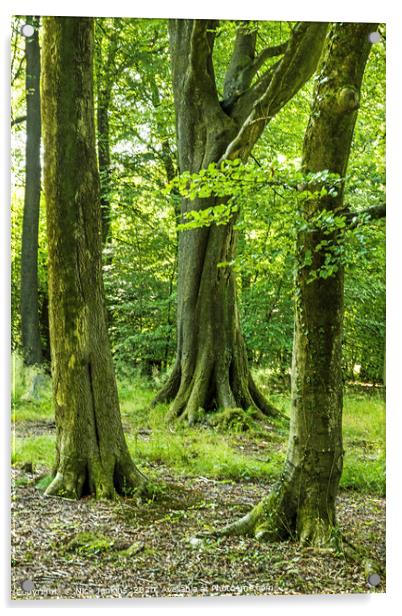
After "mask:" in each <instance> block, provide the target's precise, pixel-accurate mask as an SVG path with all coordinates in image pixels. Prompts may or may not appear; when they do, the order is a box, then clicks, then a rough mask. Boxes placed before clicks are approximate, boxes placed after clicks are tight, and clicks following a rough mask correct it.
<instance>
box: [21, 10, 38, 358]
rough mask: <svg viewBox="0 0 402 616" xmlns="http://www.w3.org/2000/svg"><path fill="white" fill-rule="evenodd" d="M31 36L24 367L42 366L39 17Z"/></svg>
mask: <svg viewBox="0 0 402 616" xmlns="http://www.w3.org/2000/svg"><path fill="white" fill-rule="evenodd" d="M26 23H27V24H30V25H32V26H33V28H34V31H33V34H32V36H30V37H26V39H25V57H26V64H25V93H26V117H25V116H24V117H22V120H26V145H25V198H24V214H23V227H22V241H21V291H20V292H21V329H22V350H23V357H24V361H25V364H27V365H32V364H39V363H41V362H42V347H41V338H40V325H39V301H38V229H39V207H40V193H41V162H40V142H41V117H40V48H39V23H40V20H39V17H30V16H28V17H27V19H26Z"/></svg>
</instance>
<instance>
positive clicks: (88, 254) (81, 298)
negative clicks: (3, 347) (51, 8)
mask: <svg viewBox="0 0 402 616" xmlns="http://www.w3.org/2000/svg"><path fill="white" fill-rule="evenodd" d="M93 38H94V37H93V22H92V19H90V18H76V17H47V18H44V37H43V81H42V117H43V130H44V146H45V158H44V162H45V164H44V178H45V196H46V206H47V238H48V250H49V310H50V339H51V356H52V376H53V390H54V405H55V416H56V426H57V440H56V465H55V477H54V479H53V482H52V483H51V484H50V486H49V487H48V489H47V494H60V495H64V496H68V497H71V498H79V497H80V496H82V495H85V494H93V495H95V496H96V497H104V498H112V497H113V496H114V495H115V494H116V492H117V493H130V492H131V491H133V490H141V489H143V488H144V486H145V478H144V476H143V475H142V474H141V473H140V472H139V471H138V470H137V468H136V467H135V465H134V463H133V461H132V459H131V457H130V454H129V451H128V448H127V444H126V441H125V438H124V434H123V428H122V423H121V417H120V412H119V401H118V394H117V387H116V380H115V375H114V369H113V363H112V357H111V352H110V347H109V340H108V334H107V328H106V313H105V306H104V290H103V281H102V268H101V250H102V242H101V215H100V191H99V174H98V170H97V162H96V144H95V126H94V97H93V78H92V69H93V48H94V41H93Z"/></svg>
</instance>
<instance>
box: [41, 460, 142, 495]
mask: <svg viewBox="0 0 402 616" xmlns="http://www.w3.org/2000/svg"><path fill="white" fill-rule="evenodd" d="M149 490H150V487H149V484H148V482H147V480H146V477H145V476H144V475H143V474H142V473H141V472H140V471H139V470H138V469H137V468H136V467H135V466H134V464H133V462H132V461H131V460H128V461H125V462H124V463H121V462H116V463H115V465H114V467H113V468H110V469H105V468H103V467H102V465H101V464H100V462H99V460H87V461H86V462H85V463H78V462H77V463H74V461H73V462H68V463H66V462H64V463H63V462H61V463H60V464H59V465H58V468H57V470H56V472H55V476H54V478H53V481H52V482H51V483H50V485H49V486H48V487H47V489H46V491H45V496H60V497H64V498H70V499H74V500H77V499H79V498H81V497H83V496H94V497H95V498H96V499H115V498H117V496H118V495H121V496H140V497H146V496H148V494H149Z"/></svg>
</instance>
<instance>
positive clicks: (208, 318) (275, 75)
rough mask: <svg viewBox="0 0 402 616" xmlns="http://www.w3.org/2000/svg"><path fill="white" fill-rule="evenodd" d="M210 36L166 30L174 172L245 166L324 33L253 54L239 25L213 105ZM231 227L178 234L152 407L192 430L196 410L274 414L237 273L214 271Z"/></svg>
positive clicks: (301, 33) (252, 39)
mask: <svg viewBox="0 0 402 616" xmlns="http://www.w3.org/2000/svg"><path fill="white" fill-rule="evenodd" d="M217 27H218V24H217V23H216V22H213V21H208V20H170V22H169V30H170V46H171V63H172V78H173V91H174V101H175V110H176V127H177V148H178V159H179V170H180V172H183V171H189V172H191V173H198V172H199V171H200V170H201V169H205V168H207V167H208V166H209V165H210V163H214V162H218V161H222V160H224V159H237V158H241V159H242V160H246V159H247V157H248V156H249V154H250V152H251V150H252V148H253V146H254V144H255V143H256V141H257V139H258V138H259V136H260V135H261V133H262V131H263V129H264V128H265V126H266V125H267V124H268V122H269V121H270V120H271V119H272V118H273V117H274V116H275V115H276V114H277V113H278V112H279V111H280V109H281V108H282V107H283V106H284V105H285V104H286V103H287V102H288V101H289V100H290V99H291V98H292V96H293V95H294V94H295V93H296V92H297V91H298V90H299V89H300V88H301V87H302V85H303V84H304V83H305V82H306V81H307V79H309V77H310V76H311V75H312V73H313V72H314V70H315V68H316V64H317V62H318V59H319V56H320V52H321V48H322V44H323V41H324V38H325V33H326V30H327V25H326V24H324V23H299V24H297V25H296V26H295V27H294V28H293V30H292V32H291V36H290V38H289V40H288V41H286V42H285V43H282V44H279V45H275V46H273V47H266V48H264V49H262V50H261V51H260V53H258V54H257V52H256V42H257V32H256V27H255V25H253V24H251V23H245V22H242V23H240V24H238V28H237V34H236V38H235V43H234V46H233V51H232V55H231V58H230V61H229V62H228V64H227V68H226V72H225V77H224V85H223V100H219V96H218V90H217V83H216V79H215V73H214V66H213V59H212V55H213V50H214V43H215V39H216V33H217ZM278 57H280V59H279V60H277V61H276V62H275V63H274V64H271V66H268V68H266V67H265V70H264V66H265V64H266V62H267V61H268V60H269V59H270V58H271V59H272V58H278ZM261 69H262V72H261V74H259V71H260V70H261ZM213 205H216V201H215V200H214V199H208V198H194V199H183V200H182V206H181V213H182V217H183V218H185V217H186V215H187V214H188V213H189V212H191V211H194V210H201V209H205V208H208V207H211V206H213ZM233 223H234V220H231V221H230V222H229V223H228V224H225V225H211V226H210V227H209V228H207V229H205V228H204V229H193V230H187V231H183V232H182V233H181V234H180V239H179V252H178V261H179V264H178V302H177V354H176V360H175V364H174V368H173V371H172V373H171V375H170V378H169V380H168V382H167V384H166V385H165V387H164V388H163V389H162V391H161V392H160V393H159V395H158V397H157V399H156V400H157V401H172V400H173V402H172V405H171V408H170V417H179V416H180V417H183V418H186V419H187V420H188V422H189V423H190V424H191V423H193V422H194V421H196V420H197V417H198V415H199V412H200V410H201V411H202V410H209V409H211V408H214V407H227V408H233V407H242V408H247V407H250V406H252V407H255V408H257V409H260V410H261V411H263V412H264V413H265V414H268V415H270V414H275V409H274V408H273V407H272V406H271V405H270V404H269V403H268V402H266V401H265V399H264V398H263V396H262V395H261V393H260V392H259V390H258V388H257V386H256V384H255V383H254V380H253V378H252V376H251V373H250V370H249V366H248V360H247V354H246V349H245V344H244V340H243V335H242V331H241V328H240V321H239V314H238V306H237V298H236V280H235V275H234V272H233V271H231V269H230V267H226V268H219V267H217V266H218V263H221V262H226V263H230V262H231V261H232V259H233V256H234V254H235V250H236V234H235V231H234V228H233Z"/></svg>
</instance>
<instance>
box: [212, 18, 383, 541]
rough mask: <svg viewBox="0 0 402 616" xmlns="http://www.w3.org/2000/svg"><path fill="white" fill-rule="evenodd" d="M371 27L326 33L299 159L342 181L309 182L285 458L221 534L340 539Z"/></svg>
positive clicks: (301, 235)
mask: <svg viewBox="0 0 402 616" xmlns="http://www.w3.org/2000/svg"><path fill="white" fill-rule="evenodd" d="M375 29H376V26H375V25H373V24H353V23H346V24H334V25H332V26H331V28H330V31H329V34H328V37H327V40H326V45H325V50H324V53H323V58H322V60H321V64H320V68H319V71H318V75H317V80H316V85H315V89H314V97H313V106H312V111H311V115H310V120H309V124H308V127H307V130H306V133H305V139H304V144H303V162H302V164H303V169H304V171H305V172H306V173H314V174H317V173H320V172H324V171H328V170H329V171H331V172H333V173H334V174H337V175H339V176H340V178H341V183H340V184H339V185H338V190H337V191H333V190H332V191H331V190H330V189H329V188H328V186H326V187H325V184H323V183H322V182H318V181H316V183H315V185H313V186H310V187H309V190H310V191H311V197H310V198H309V199H308V200H307V201H306V202H305V204H304V208H303V216H304V218H305V225H304V228H302V229H301V230H300V231H299V233H298V239H297V247H296V251H297V261H298V263H297V276H296V317H295V334H294V346H293V365H292V407H291V424H290V433H289V441H288V451H287V458H286V461H285V465H284V469H283V472H282V475H281V478H280V480H279V482H278V483H277V485H276V486H275V488H274V489H273V490H272V492H271V493H270V494H269V495H268V496H266V497H265V498H263V499H262V501H260V503H259V504H258V505H257V506H256V507H254V509H253V510H252V511H251V512H250V513H249V514H247V515H246V516H245V517H244V518H242V519H241V520H239V521H238V522H235V523H234V524H232V525H229V526H227V527H226V528H224V529H223V530H222V531H221V532H220V534H254V535H255V536H256V537H257V538H258V539H267V540H277V539H283V538H286V537H289V536H292V535H293V536H297V537H298V540H299V541H300V542H301V543H302V544H312V545H316V546H320V545H331V542H332V540H333V539H334V538H336V532H335V529H336V512H335V502H336V496H337V491H338V484H339V480H340V477H341V473H342V462H343V445H342V395H343V383H342V374H341V349H342V321H343V267H342V265H340V264H339V263H338V264H336V263H334V261H333V255H334V254H337V252H336V249H337V248H339V247H340V246H341V242H342V234H343V229H344V227H345V225H346V224H347V219H348V217H347V215H344V214H345V209H344V204H343V199H344V188H345V183H344V179H345V174H346V169H347V163H348V158H349V153H350V149H351V143H352V138H353V131H354V126H355V122H356V117H357V110H358V108H359V100H360V89H361V84H362V79H363V73H364V68H365V65H366V62H367V58H368V55H369V50H370V46H371V44H370V40H369V34H370V33H371V32H372V31H373V30H375ZM323 188H325V190H324V191H323V192H322V189H323ZM327 189H328V190H327ZM322 214H325V215H332V216H333V217H335V226H334V229H333V230H332V231H331V233H330V234H328V232H327V231H328V229H324V228H323V227H320V226H319V225H318V223H317V224H315V223H316V222H317V220H319V216H320V215H321V216H322ZM329 264H330V265H329ZM330 268H332V271H331V269H330Z"/></svg>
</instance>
